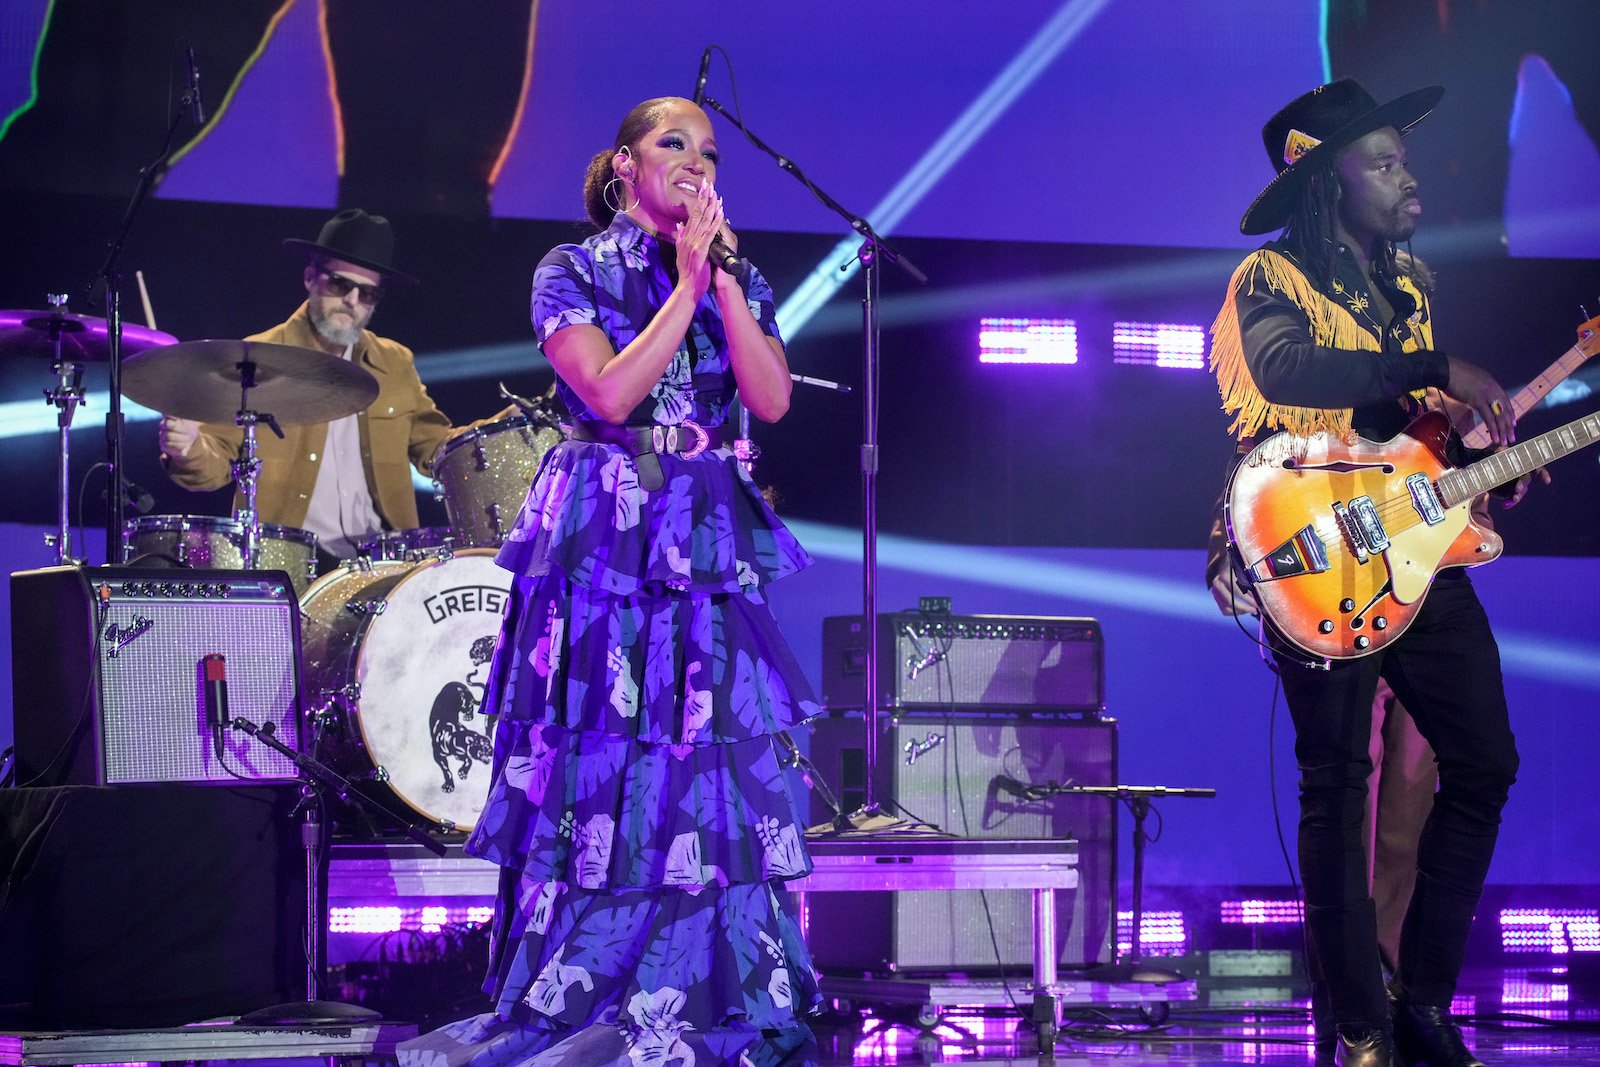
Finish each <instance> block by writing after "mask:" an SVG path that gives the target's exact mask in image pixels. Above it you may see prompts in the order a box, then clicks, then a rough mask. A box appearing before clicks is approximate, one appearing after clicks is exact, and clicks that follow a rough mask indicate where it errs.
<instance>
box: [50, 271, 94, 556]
mask: <svg viewBox="0 0 1600 1067" xmlns="http://www.w3.org/2000/svg"><path fill="white" fill-rule="evenodd" d="M48 299H49V301H50V306H51V307H52V308H54V309H55V310H56V311H58V312H62V313H65V312H66V310H67V295H66V294H65V293H51V294H50V295H49V297H48ZM61 333H62V330H61V320H60V319H59V318H58V319H57V320H56V321H55V322H53V323H52V324H51V326H50V344H51V347H52V348H53V349H54V350H55V362H54V363H52V364H51V366H50V369H51V370H53V371H54V372H55V375H56V384H55V385H54V386H52V387H51V388H49V389H46V390H45V391H44V398H45V400H46V402H48V403H49V404H51V405H53V406H54V407H55V409H56V427H57V430H58V432H59V433H60V435H61V440H60V443H59V444H58V445H57V448H56V462H57V465H58V466H57V470H56V475H57V477H56V531H55V533H53V534H45V538H44V540H45V544H47V545H50V546H51V547H53V548H54V549H55V550H56V563H57V564H58V565H60V566H66V565H69V564H76V563H82V562H83V561H82V560H80V559H78V558H76V557H74V556H73V554H72V524H71V520H70V517H69V515H68V507H67V505H68V502H69V501H70V500H71V499H72V483H71V478H70V472H71V462H70V461H71V457H72V415H73V412H75V411H76V410H77V408H78V405H79V404H81V403H83V364H82V363H79V362H78V361H77V360H74V359H70V358H67V357H65V356H63V355H62V354H61ZM108 551H109V550H108Z"/></svg>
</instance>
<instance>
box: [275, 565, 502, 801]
mask: <svg viewBox="0 0 1600 1067" xmlns="http://www.w3.org/2000/svg"><path fill="white" fill-rule="evenodd" d="M510 591H511V574H510V572H509V571H505V570H502V569H501V568H500V567H497V566H495V563H494V553H493V552H491V551H490V550H488V549H473V550H469V551H466V552H461V553H458V554H456V555H454V556H442V557H440V558H436V559H430V560H425V561H423V562H420V563H414V562H404V561H371V560H355V561H349V562H346V563H343V564H341V565H340V567H339V569H338V570H335V571H330V572H329V573H327V574H325V575H323V576H322V577H321V578H319V579H318V580H317V581H316V583H315V584H314V585H312V587H311V588H310V589H309V590H308V591H307V592H306V595H305V596H304V597H302V598H301V600H300V610H301V616H302V619H301V633H302V638H303V644H304V659H305V676H306V688H305V691H306V694H307V697H308V702H309V704H310V706H311V707H313V708H317V707H324V706H327V707H331V708H333V709H338V710H341V711H342V714H334V715H331V716H329V719H328V721H327V722H326V725H325V729H324V733H323V744H324V745H325V746H326V747H325V748H324V749H323V754H324V755H325V756H326V757H327V758H328V759H329V761H330V762H331V763H333V765H334V766H335V767H337V768H339V769H340V770H342V771H343V772H344V773H346V774H347V775H350V776H352V777H360V776H362V774H363V772H365V776H366V777H368V778H376V779H378V780H380V781H386V782H387V784H388V787H389V789H390V790H392V791H393V793H394V795H395V796H396V797H398V798H399V799H400V800H401V801H402V802H404V803H405V804H406V805H407V806H409V807H410V808H411V809H412V810H414V811H416V812H418V813H419V814H421V815H424V816H426V817H427V818H429V819H432V820H435V821H437V822H446V823H451V824H454V826H455V827H456V828H458V829H462V830H467V829H471V828H472V826H473V825H474V824H476V823H477V821H478V816H479V815H480V814H482V812H483V806H484V803H485V801H486V800H487V799H488V795H489V771H490V757H491V751H492V750H491V745H490V740H489V738H490V734H489V728H488V723H486V721H485V719H484V717H483V716H482V715H479V714H478V704H479V702H480V701H482V699H483V688H484V682H485V680H486V676H487V674H488V672H489V660H490V658H491V657H492V656H493V654H494V644H495V638H496V637H497V636H498V634H499V633H500V621H501V617H502V616H503V615H504V614H505V607H506V601H507V599H508V597H509V595H510Z"/></svg>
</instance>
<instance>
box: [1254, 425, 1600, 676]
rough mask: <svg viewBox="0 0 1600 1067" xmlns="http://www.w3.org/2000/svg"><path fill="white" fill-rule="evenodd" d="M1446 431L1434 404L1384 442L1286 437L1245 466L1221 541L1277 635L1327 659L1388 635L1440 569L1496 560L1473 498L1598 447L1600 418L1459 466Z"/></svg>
mask: <svg viewBox="0 0 1600 1067" xmlns="http://www.w3.org/2000/svg"><path fill="white" fill-rule="evenodd" d="M1450 433H1451V430H1450V424H1449V420H1448V419H1446V418H1445V416H1444V415H1443V414H1441V413H1438V412H1429V413H1428V414H1426V415H1423V416H1422V417H1420V418H1418V419H1417V420H1416V421H1415V422H1413V423H1412V424H1411V425H1410V426H1408V427H1407V428H1406V429H1405V431H1404V432H1402V433H1401V434H1399V435H1397V436H1396V437H1394V438H1393V439H1392V440H1390V441H1387V442H1384V443H1381V444H1380V443H1377V442H1373V441H1368V440H1366V439H1365V438H1362V437H1359V436H1356V435H1351V436H1350V437H1349V438H1348V439H1341V438H1338V437H1335V436H1333V435H1331V434H1327V433H1319V434H1312V435H1310V436H1303V437H1301V436H1295V435H1293V434H1287V433H1281V434H1277V435H1276V436H1274V437H1271V438H1268V439H1267V440H1265V441H1263V442H1262V443H1261V444H1259V445H1257V446H1256V448H1255V449H1254V450H1252V451H1251V452H1250V453H1249V455H1247V456H1246V457H1245V458H1244V459H1243V460H1242V461H1241V462H1240V464H1239V465H1238V467H1236V468H1235V470H1234V474H1233V477H1232V478H1231V479H1230V481H1229V483H1228V492H1227V497H1226V512H1225V514H1226V518H1227V523H1228V535H1229V539H1230V540H1231V541H1232V543H1233V546H1234V549H1235V550H1236V551H1237V553H1238V558H1239V561H1240V563H1241V565H1242V566H1243V568H1244V571H1245V574H1246V577H1247V579H1248V581H1249V583H1250V587H1251V589H1252V591H1253V592H1254V595H1255V597H1256V600H1257V602H1258V603H1259V604H1260V606H1261V610H1262V614H1263V615H1264V616H1265V618H1266V619H1267V620H1268V622H1269V623H1270V624H1271V625H1272V627H1273V629H1274V630H1276V631H1277V632H1278V633H1280V634H1281V635H1282V636H1283V637H1285V638H1286V639H1288V640H1289V641H1290V642H1291V643H1293V644H1294V645H1296V646H1298V647H1299V648H1300V649H1302V650H1304V651H1305V652H1307V653H1310V654H1311V655H1313V656H1317V657H1326V658H1329V659H1355V658H1358V657H1360V656H1365V655H1369V654H1370V653H1373V652H1376V651H1378V650H1379V649H1381V648H1383V647H1385V646H1386V645H1388V644H1390V643H1392V642H1393V641H1394V640H1395V639H1397V638H1398V637H1399V636H1400V635H1401V634H1402V633H1404V632H1405V629H1406V627H1407V626H1409V625H1410V624H1411V622H1412V620H1413V619H1414V618H1415V617H1416V614H1417V611H1418V610H1419V609H1420V608H1421V606H1422V602H1423V599H1424V598H1425V597H1426V596H1427V593H1428V588H1429V585H1430V584H1431V583H1432V581H1433V578H1434V575H1436V574H1437V573H1438V572H1439V571H1440V570H1443V569H1445V568H1448V567H1470V566H1476V565H1478V564H1481V563H1487V562H1489V561H1490V560H1492V559H1494V558H1496V557H1497V556H1499V555H1500V552H1501V544H1502V543H1501V540H1500V537H1499V535H1498V534H1496V533H1494V531H1492V530H1489V529H1487V528H1485V527H1482V526H1480V525H1478V524H1477V523H1476V522H1474V521H1473V519H1472V514H1471V511H1472V501H1473V498H1474V497H1476V496H1478V495H1479V494H1481V493H1484V492H1487V491H1488V490H1490V489H1492V488H1494V487H1495V486H1498V485H1502V484H1505V483H1507V482H1511V481H1514V480H1516V479H1517V478H1520V477H1521V476H1522V475H1524V474H1527V473H1529V472H1530V471H1532V470H1534V469H1535V468H1537V467H1540V466H1543V465H1544V464H1546V463H1549V462H1550V461H1552V460H1554V459H1558V458H1560V457H1561V456H1564V455H1566V454H1567V453H1568V452H1572V451H1575V450H1577V449H1579V448H1584V447H1586V446H1588V445H1591V444H1594V443H1596V442H1597V441H1600V413H1596V414H1591V415H1587V416H1585V417H1583V418H1581V419H1578V420H1576V421H1575V422H1571V423H1568V424H1567V425H1565V426H1562V427H1560V428H1558V429H1555V430H1551V431H1549V432H1547V433H1543V434H1540V435H1539V436H1538V437H1535V438H1532V439H1531V440H1528V441H1524V442H1521V443H1519V444H1516V445H1512V446H1511V447H1509V448H1506V449H1504V450H1502V451H1500V452H1497V453H1495V454H1494V455H1492V456H1489V457H1487V458H1485V459H1482V460H1479V461H1478V462H1476V463H1473V464H1470V465H1468V466H1466V467H1462V468H1453V467H1451V466H1450V465H1449V463H1448V461H1447V460H1446V458H1445V445H1446V443H1447V442H1448V440H1449V436H1450Z"/></svg>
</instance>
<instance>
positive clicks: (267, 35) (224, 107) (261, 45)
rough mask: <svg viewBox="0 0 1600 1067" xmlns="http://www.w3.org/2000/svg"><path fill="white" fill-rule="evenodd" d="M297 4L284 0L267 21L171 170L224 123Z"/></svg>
mask: <svg viewBox="0 0 1600 1067" xmlns="http://www.w3.org/2000/svg"><path fill="white" fill-rule="evenodd" d="M295 3H296V0H284V2H283V4H281V5H280V6H279V8H278V10H277V11H275V12H274V13H273V15H272V17H271V18H270V19H268V20H267V26H266V29H265V30H263V31H262V33H261V40H259V41H257V42H256V47H255V50H254V51H252V52H251V53H250V54H249V55H248V56H246V57H245V59H244V63H243V64H242V65H241V66H240V67H239V73H237V74H235V75H234V76H233V81H232V82H231V83H229V85H228V91H227V92H225V93H223V94H222V101H221V102H220V103H218V104H217V106H216V107H214V108H212V109H211V119H210V120H209V121H208V122H207V123H206V124H205V125H204V126H202V127H201V128H200V132H199V133H197V134H195V135H194V136H193V137H191V138H190V139H189V141H188V143H186V144H185V145H184V146H183V147H182V148H179V149H178V150H177V151H176V152H174V153H172V158H171V159H169V160H167V168H168V169H169V170H170V169H171V168H172V167H175V166H177V164H178V161H179V160H180V159H182V158H183V157H184V156H186V155H188V154H189V153H190V152H191V151H193V150H194V149H195V148H196V147H197V146H198V145H199V144H200V142H201V141H204V140H205V139H206V138H207V137H209V136H210V135H211V131H212V130H214V129H216V128H217V124H218V123H220V122H221V121H222V117H223V116H224V115H226V114H227V113H228V106H229V105H230V104H232V103H233V98H234V97H235V96H237V95H238V93H239V86H241V85H243V84H244V79H245V77H246V76H247V75H248V74H249V73H250V71H251V70H252V69H254V67H255V65H256V62H257V61H258V60H260V59H261V56H262V55H263V54H264V53H265V52H266V50H267V45H268V44H270V43H271V42H272V36H273V34H275V33H277V32H278V23H280V22H282V21H283V18H284V16H285V15H287V14H288V13H289V9H290V8H292V7H294V5H295ZM335 106H337V105H335Z"/></svg>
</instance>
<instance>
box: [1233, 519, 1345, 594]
mask: <svg viewBox="0 0 1600 1067" xmlns="http://www.w3.org/2000/svg"><path fill="white" fill-rule="evenodd" d="M1327 569H1328V553H1327V549H1326V548H1325V547H1324V546H1323V544H1322V538H1320V537H1318V536H1317V531H1316V528H1315V527H1312V526H1305V527H1302V528H1301V529H1300V531H1299V532H1298V533H1296V534H1295V535H1294V536H1293V537H1291V538H1289V540H1287V541H1285V542H1284V543H1283V544H1281V545H1279V546H1278V547H1277V548H1275V549H1273V550H1272V551H1271V552H1268V553H1267V554H1266V555H1265V556H1262V557H1261V558H1260V559H1258V560H1256V561H1255V562H1254V563H1252V564H1251V565H1250V577H1251V578H1252V579H1253V580H1255V581H1258V582H1270V581H1273V580H1275V579H1278V578H1292V577H1294V576H1295V575H1297V574H1320V573H1321V572H1323V571H1325V570H1327Z"/></svg>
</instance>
